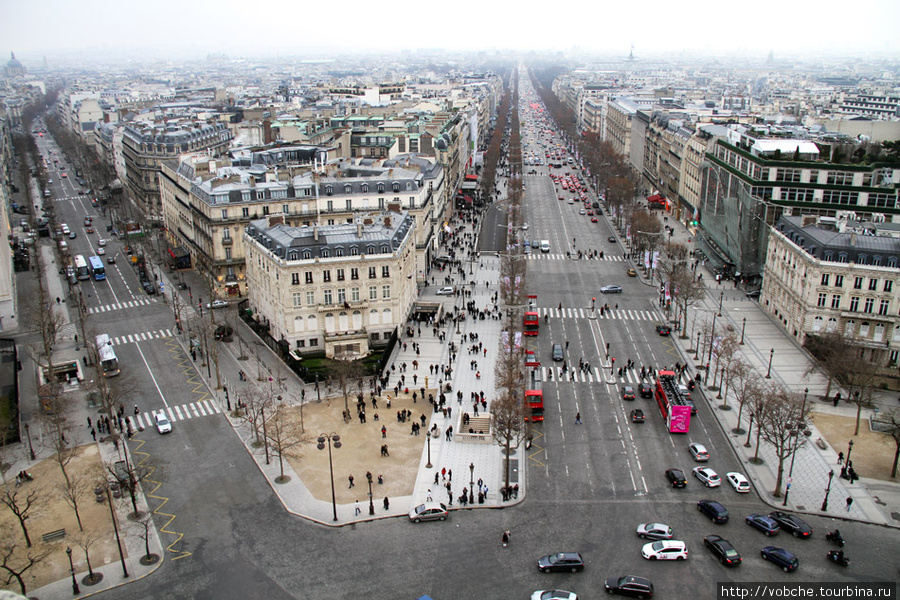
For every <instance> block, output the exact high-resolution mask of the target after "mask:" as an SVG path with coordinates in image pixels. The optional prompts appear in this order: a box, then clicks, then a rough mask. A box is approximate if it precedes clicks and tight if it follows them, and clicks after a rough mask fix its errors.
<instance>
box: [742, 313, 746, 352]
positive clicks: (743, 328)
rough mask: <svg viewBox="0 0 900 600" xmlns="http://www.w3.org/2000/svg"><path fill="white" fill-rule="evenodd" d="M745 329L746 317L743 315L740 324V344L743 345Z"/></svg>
mask: <svg viewBox="0 0 900 600" xmlns="http://www.w3.org/2000/svg"><path fill="white" fill-rule="evenodd" d="M745 329H747V317H744V322H743V324H742V325H741V346H743V345H744V330H745Z"/></svg>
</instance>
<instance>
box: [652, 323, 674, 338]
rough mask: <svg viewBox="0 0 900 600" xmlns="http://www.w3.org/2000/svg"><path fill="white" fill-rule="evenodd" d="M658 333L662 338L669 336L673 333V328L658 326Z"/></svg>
mask: <svg viewBox="0 0 900 600" xmlns="http://www.w3.org/2000/svg"><path fill="white" fill-rule="evenodd" d="M656 333H658V334H659V335H661V336H667V335H669V334H670V333H672V328H671V327H669V326H668V325H657V326H656Z"/></svg>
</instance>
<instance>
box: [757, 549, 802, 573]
mask: <svg viewBox="0 0 900 600" xmlns="http://www.w3.org/2000/svg"><path fill="white" fill-rule="evenodd" d="M759 554H760V556H762V557H763V558H764V559H765V560H767V561H769V562H771V563H773V564H776V565H778V566H779V567H781V570H782V571H784V572H785V573H789V572H790V571H796V570H797V567H799V566H800V559H798V558H797V557H796V556H794V555H793V554H791V553H790V552H788V551H787V550H785V549H784V548H777V547H775V546H766V547H765V548H763V549H762V550H760V551H759Z"/></svg>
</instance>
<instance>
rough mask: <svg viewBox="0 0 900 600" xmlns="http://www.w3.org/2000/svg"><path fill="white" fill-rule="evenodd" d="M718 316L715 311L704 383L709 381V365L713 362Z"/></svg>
mask: <svg viewBox="0 0 900 600" xmlns="http://www.w3.org/2000/svg"><path fill="white" fill-rule="evenodd" d="M717 316H718V315H717V314H716V313H713V320H712V329H710V333H709V354H708V355H707V357H706V375H705V376H704V377H703V385H706V384H707V383H708V382H709V365H710V363H711V362H712V352H713V342H714V341H715V340H716V317H717Z"/></svg>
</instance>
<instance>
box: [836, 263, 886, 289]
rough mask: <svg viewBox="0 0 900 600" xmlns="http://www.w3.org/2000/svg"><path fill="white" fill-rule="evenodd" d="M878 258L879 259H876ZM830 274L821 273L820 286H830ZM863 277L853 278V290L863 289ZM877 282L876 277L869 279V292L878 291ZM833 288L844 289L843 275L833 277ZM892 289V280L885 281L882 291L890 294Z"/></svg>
mask: <svg viewBox="0 0 900 600" xmlns="http://www.w3.org/2000/svg"><path fill="white" fill-rule="evenodd" d="M877 258H879V262H880V258H881V257H877ZM831 275H832V274H831V273H822V281H821V283H822V285H831ZM865 280H866V278H865V277H854V278H853V289H854V290H861V289H863V284H864V283H865ZM878 282H879V279H878V278H877V277H869V291H871V292H877V291H878ZM834 287H844V276H843V275H835V276H834ZM893 289H894V280H893V279H885V280H884V286H883V288H882V291H884V292H891V291H893Z"/></svg>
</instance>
